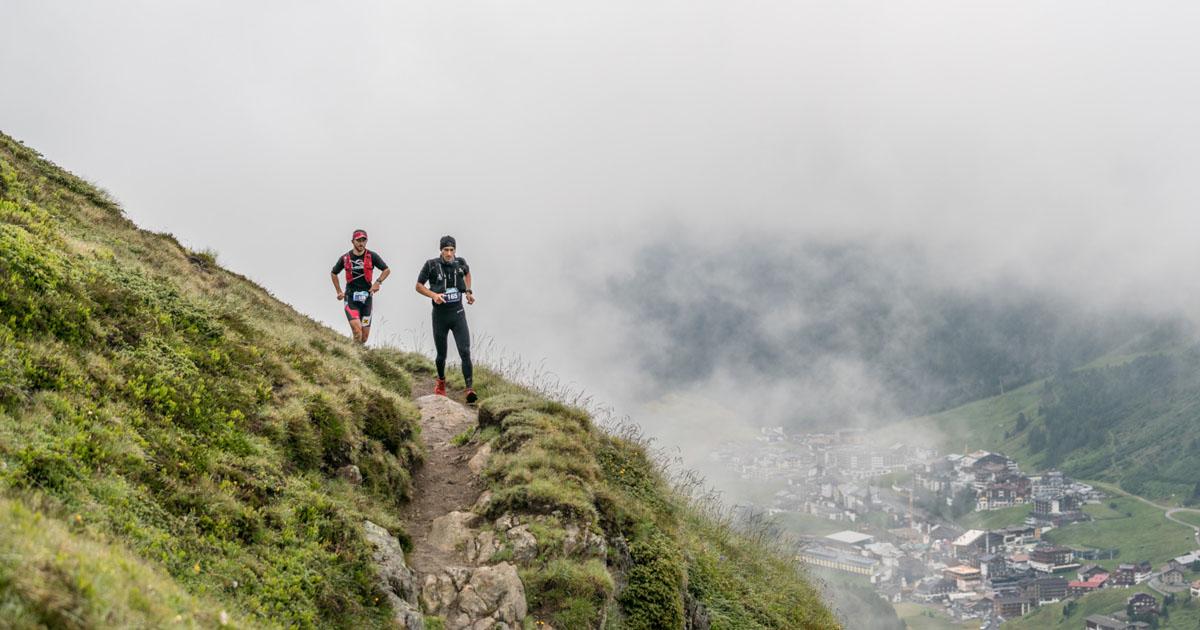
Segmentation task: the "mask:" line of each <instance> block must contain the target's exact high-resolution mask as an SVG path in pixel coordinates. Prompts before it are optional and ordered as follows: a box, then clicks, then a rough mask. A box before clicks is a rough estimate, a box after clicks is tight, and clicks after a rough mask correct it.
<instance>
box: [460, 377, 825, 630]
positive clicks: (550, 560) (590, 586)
mask: <svg viewBox="0 0 1200 630" xmlns="http://www.w3.org/2000/svg"><path fill="white" fill-rule="evenodd" d="M477 390H478V391H480V392H481V397H482V401H481V403H480V413H479V421H480V424H481V425H482V426H485V427H489V428H490V427H498V428H499V435H498V436H497V437H496V438H495V440H494V441H493V442H492V444H493V447H494V454H493V456H492V459H491V460H490V461H489V464H488V467H487V469H486V471H485V477H486V478H487V480H488V481H489V484H490V486H491V490H492V492H493V494H492V499H491V501H490V503H488V504H487V505H486V506H484V508H483V510H484V511H485V512H486V513H487V514H489V515H491V516H498V515H501V514H504V513H510V512H518V513H524V514H542V515H544V517H543V519H542V520H541V521H539V522H538V525H537V527H531V532H532V533H533V534H534V535H535V537H536V538H537V539H538V542H539V556H538V557H537V558H536V559H535V560H533V561H532V562H529V563H527V564H526V566H524V567H522V572H523V573H522V574H523V575H528V576H530V579H529V581H528V582H527V588H528V589H529V597H530V601H531V602H532V605H533V609H532V610H533V614H534V616H535V617H537V618H539V619H547V620H549V621H550V622H551V623H553V624H554V625H555V626H556V627H559V626H562V627H584V626H586V625H588V624H590V623H592V622H594V621H595V620H597V619H598V618H599V616H600V615H601V614H603V613H604V612H605V610H606V606H605V601H606V600H608V599H609V598H615V599H616V601H617V602H618V603H619V606H618V607H617V608H616V609H615V610H613V611H612V612H614V613H615V614H616V615H617V620H616V621H614V618H613V617H612V616H610V618H609V619H610V621H609V625H610V626H612V627H627V628H647V629H649V628H654V629H658V628H681V627H683V623H684V620H683V615H684V609H685V604H686V601H687V599H688V598H694V599H695V600H698V601H699V602H700V603H702V604H703V605H704V606H705V608H706V610H707V612H708V614H709V618H710V619H711V620H712V622H713V627H727V628H832V627H836V625H837V624H836V621H835V620H834V618H833V617H832V615H831V614H830V612H829V611H828V609H827V608H826V607H825V605H824V604H823V603H822V602H821V601H820V596H819V595H818V593H817V591H816V590H815V589H813V588H812V586H811V585H810V584H809V583H808V581H807V580H806V579H805V577H804V575H803V574H802V573H801V572H800V570H799V569H798V567H797V566H796V565H795V564H794V563H793V562H791V561H790V560H788V559H786V556H785V555H784V554H783V553H781V552H780V551H775V550H773V547H772V546H771V544H770V543H769V541H768V540H766V539H761V538H753V537H748V536H746V535H743V534H740V533H738V532H737V531H734V530H733V529H732V528H730V527H729V526H728V525H721V524H718V523H715V522H714V521H713V520H712V519H711V518H708V517H707V516H706V515H704V514H702V513H701V511H699V510H698V509H697V508H696V507H695V506H693V505H692V504H691V503H689V502H688V501H686V500H684V499H683V498H682V497H680V496H678V495H677V494H675V493H674V492H672V490H671V488H670V486H669V485H668V484H667V483H666V480H665V479H663V478H662V475H661V473H660V472H659V471H658V468H657V467H656V466H655V464H654V463H653V462H652V460H651V458H650V457H649V455H648V454H647V453H646V451H645V449H644V447H643V446H641V445H640V444H638V443H637V442H634V441H630V440H627V439H623V438H619V437H614V436H612V435H608V434H605V433H603V432H600V431H598V430H596V429H595V428H594V427H593V426H592V422H591V420H590V418H589V417H588V416H587V414H586V413H584V412H582V411H580V410H578V409H573V408H571V407H568V406H564V405H562V404H559V403H556V402H553V401H551V400H548V399H546V398H544V397H541V396H539V395H537V394H534V393H533V392H532V391H529V390H521V389H520V388H516V387H514V386H511V385H504V384H503V383H502V381H501V379H499V378H498V377H496V376H495V375H493V374H490V373H488V372H487V371H486V370H484V371H483V377H482V378H480V379H478V381H477ZM545 517H551V518H545ZM568 523H575V524H577V525H578V526H580V527H582V528H584V529H592V530H593V531H603V532H604V534H605V536H606V537H607V538H608V539H609V540H610V541H611V540H616V541H620V543H619V544H618V546H617V547H616V548H614V549H612V550H610V553H609V555H610V557H612V556H613V555H614V554H616V557H617V558H621V560H619V561H618V565H620V566H624V567H625V568H624V569H621V570H619V571H618V576H617V577H616V579H615V580H614V581H612V582H606V581H603V580H599V579H597V574H596V573H595V572H594V571H593V570H589V569H588V568H587V567H588V566H589V564H588V563H591V562H594V560H592V559H589V558H587V557H580V556H578V555H577V554H566V555H564V554H563V553H562V545H561V544H560V542H559V541H561V540H562V538H563V529H562V528H564V527H565V526H566V525H567V524H568ZM535 576H539V577H535ZM617 584H623V585H624V588H623V589H618V588H617V586H616V585H617Z"/></svg>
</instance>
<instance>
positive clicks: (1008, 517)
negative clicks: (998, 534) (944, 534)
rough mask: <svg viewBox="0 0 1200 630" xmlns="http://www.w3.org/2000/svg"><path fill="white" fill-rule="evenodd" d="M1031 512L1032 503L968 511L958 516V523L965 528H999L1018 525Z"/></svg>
mask: <svg viewBox="0 0 1200 630" xmlns="http://www.w3.org/2000/svg"><path fill="white" fill-rule="evenodd" d="M1032 512H1033V505H1032V504H1027V505H1018V506H1016V507H1010V508H1003V509H999V510H987V511H983V512H968V513H966V514H964V515H963V516H961V517H959V519H958V524H959V525H962V526H963V527H965V528H967V529H1000V528H1002V527H1008V526H1010V525H1020V524H1022V523H1024V522H1025V517H1026V516H1029V515H1030V514H1031V513H1032Z"/></svg>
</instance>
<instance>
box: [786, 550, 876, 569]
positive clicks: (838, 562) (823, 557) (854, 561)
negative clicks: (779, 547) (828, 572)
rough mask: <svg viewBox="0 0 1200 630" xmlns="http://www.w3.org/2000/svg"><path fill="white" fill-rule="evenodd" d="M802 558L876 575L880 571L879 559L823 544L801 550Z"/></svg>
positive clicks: (821, 564)
mask: <svg viewBox="0 0 1200 630" xmlns="http://www.w3.org/2000/svg"><path fill="white" fill-rule="evenodd" d="M798 555H799V557H800V559H801V560H803V561H804V562H807V563H808V564H811V565H814V566H818V567H824V568H826V569H833V570H835V571H842V572H845V573H855V574H858V575H865V576H868V577H874V576H875V575H876V574H878V573H879V560H876V559H875V558H867V557H864V556H858V555H853V554H850V553H846V552H844V551H842V550H840V549H834V548H832V547H826V546H823V545H811V546H809V547H805V548H804V549H801V550H800V553H799V554H798Z"/></svg>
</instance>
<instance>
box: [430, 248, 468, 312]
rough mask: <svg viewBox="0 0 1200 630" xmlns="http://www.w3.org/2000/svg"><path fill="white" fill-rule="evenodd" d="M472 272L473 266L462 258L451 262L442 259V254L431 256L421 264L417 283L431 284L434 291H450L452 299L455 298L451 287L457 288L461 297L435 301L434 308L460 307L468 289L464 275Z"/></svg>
mask: <svg viewBox="0 0 1200 630" xmlns="http://www.w3.org/2000/svg"><path fill="white" fill-rule="evenodd" d="M469 273H471V266H470V265H468V264H467V261H466V260H464V259H462V258H457V257H456V258H455V259H454V260H452V261H450V262H445V261H443V260H442V257H441V256H438V257H437V258H430V259H429V260H426V261H425V264H424V265H421V272H420V273H418V274H417V284H426V283H428V284H429V290H430V291H433V292H434V293H450V294H451V295H450V299H453V294H454V292H453V291H448V290H449V289H457V291H458V296H459V299H457V300H453V301H447V302H445V303H443V304H437V303H434V305H433V306H434V308H458V307H459V306H461V305H462V294H463V292H464V291H466V290H467V282H466V279H465V278H464V276H466V275H467V274H469Z"/></svg>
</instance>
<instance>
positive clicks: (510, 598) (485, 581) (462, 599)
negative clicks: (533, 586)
mask: <svg viewBox="0 0 1200 630" xmlns="http://www.w3.org/2000/svg"><path fill="white" fill-rule="evenodd" d="M421 604H422V606H424V608H425V610H426V611H427V612H428V613H429V614H431V615H438V616H440V617H442V618H443V619H444V620H445V622H446V628H447V630H468V629H469V630H492V629H494V628H495V629H503V630H509V629H515V628H519V627H520V624H521V621H522V620H523V619H525V615H526V614H527V613H528V610H527V608H526V603H525V587H524V586H523V585H522V584H521V578H520V577H519V576H518V575H517V568H516V567H515V566H513V565H512V564H510V563H508V562H501V563H500V564H496V565H491V566H482V567H447V568H445V569H443V570H442V572H441V573H438V574H435V575H426V576H425V582H424V584H423V585H422V589H421Z"/></svg>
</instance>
